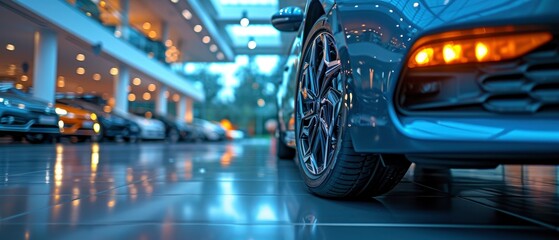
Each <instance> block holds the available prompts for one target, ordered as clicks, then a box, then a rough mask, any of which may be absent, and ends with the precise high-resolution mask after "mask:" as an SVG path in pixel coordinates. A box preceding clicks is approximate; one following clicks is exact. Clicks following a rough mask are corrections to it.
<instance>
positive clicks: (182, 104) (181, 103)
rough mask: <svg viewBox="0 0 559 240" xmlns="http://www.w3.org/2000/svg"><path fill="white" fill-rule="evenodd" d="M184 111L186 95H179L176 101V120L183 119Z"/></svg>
mask: <svg viewBox="0 0 559 240" xmlns="http://www.w3.org/2000/svg"><path fill="white" fill-rule="evenodd" d="M185 113H186V97H185V96H181V98H180V100H179V102H178V103H177V120H178V121H184V114H185Z"/></svg>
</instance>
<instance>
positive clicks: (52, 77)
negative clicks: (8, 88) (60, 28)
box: [33, 29, 58, 103]
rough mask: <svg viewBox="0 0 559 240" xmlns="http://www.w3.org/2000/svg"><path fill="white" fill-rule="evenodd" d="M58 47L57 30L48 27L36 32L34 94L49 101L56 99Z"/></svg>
mask: <svg viewBox="0 0 559 240" xmlns="http://www.w3.org/2000/svg"><path fill="white" fill-rule="evenodd" d="M57 48H58V42H57V36H56V33H55V32H53V31H50V30H46V29H44V30H41V31H38V32H35V49H34V61H35V63H34V64H33V65H34V66H33V96H34V97H36V98H38V99H41V100H43V101H46V102H48V103H54V101H55V99H54V94H55V92H56V64H57V53H58V50H57Z"/></svg>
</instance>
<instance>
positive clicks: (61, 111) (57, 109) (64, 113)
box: [54, 108, 68, 116]
mask: <svg viewBox="0 0 559 240" xmlns="http://www.w3.org/2000/svg"><path fill="white" fill-rule="evenodd" d="M54 111H55V112H56V114H58V115H59V116H66V115H68V111H66V110H64V109H62V108H55V109H54Z"/></svg>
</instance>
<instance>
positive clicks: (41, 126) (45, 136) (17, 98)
mask: <svg viewBox="0 0 559 240" xmlns="http://www.w3.org/2000/svg"><path fill="white" fill-rule="evenodd" d="M59 120H60V119H59V117H58V115H57V114H56V112H55V108H54V107H53V106H52V105H51V104H47V103H45V102H42V101H40V100H38V99H35V98H33V97H32V96H30V95H29V94H26V93H24V92H21V91H19V90H17V89H15V88H13V84H12V83H0V135H9V136H12V138H13V139H14V140H16V141H21V140H22V139H23V138H25V139H26V140H27V141H28V142H30V143H43V142H48V141H51V140H53V139H54V138H56V137H57V136H59V135H60V127H59V126H60V125H61V123H60V122H59Z"/></svg>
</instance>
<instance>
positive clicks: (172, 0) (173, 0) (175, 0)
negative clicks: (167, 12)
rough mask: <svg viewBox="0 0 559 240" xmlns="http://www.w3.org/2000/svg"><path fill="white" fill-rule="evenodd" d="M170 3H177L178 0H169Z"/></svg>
mask: <svg viewBox="0 0 559 240" xmlns="http://www.w3.org/2000/svg"><path fill="white" fill-rule="evenodd" d="M171 2H172V3H178V2H179V0H171Z"/></svg>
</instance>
